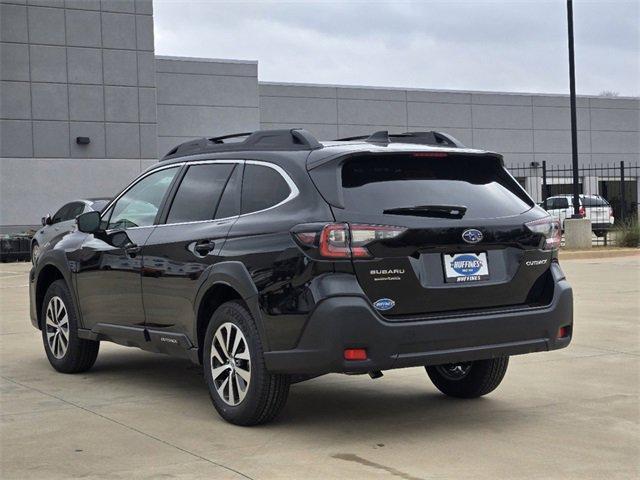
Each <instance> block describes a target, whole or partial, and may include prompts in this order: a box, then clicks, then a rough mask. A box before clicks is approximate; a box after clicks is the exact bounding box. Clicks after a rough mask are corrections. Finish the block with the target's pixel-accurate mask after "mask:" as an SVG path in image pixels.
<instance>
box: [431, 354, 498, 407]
mask: <svg viewBox="0 0 640 480" xmlns="http://www.w3.org/2000/svg"><path fill="white" fill-rule="evenodd" d="M508 365H509V357H501V358H492V359H489V360H477V361H475V362H463V363H450V364H446V365H434V366H428V367H425V368H426V370H427V374H428V375H429V378H430V379H431V381H432V382H433V384H434V385H435V386H436V387H437V388H438V390H440V391H441V392H442V393H444V394H445V395H449V396H450V397H458V398H477V397H481V396H483V395H486V394H488V393H490V392H492V391H494V390H495V389H496V388H497V387H498V385H500V382H502V379H503V378H504V375H505V373H506V372H507V366H508Z"/></svg>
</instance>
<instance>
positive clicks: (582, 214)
mask: <svg viewBox="0 0 640 480" xmlns="http://www.w3.org/2000/svg"><path fill="white" fill-rule="evenodd" d="M578 215H580V216H581V217H584V216H585V215H586V212H585V210H584V207H580V208H579V209H578Z"/></svg>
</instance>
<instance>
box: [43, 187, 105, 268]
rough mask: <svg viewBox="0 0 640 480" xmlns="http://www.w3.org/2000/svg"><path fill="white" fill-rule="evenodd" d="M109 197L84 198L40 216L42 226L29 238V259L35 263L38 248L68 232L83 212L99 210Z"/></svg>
mask: <svg viewBox="0 0 640 480" xmlns="http://www.w3.org/2000/svg"><path fill="white" fill-rule="evenodd" d="M109 200H110V199H109V198H85V199H78V200H74V201H72V202H69V203H66V204H64V205H63V206H62V207H60V209H59V210H58V211H57V212H56V213H54V214H53V216H51V214H47V215H46V216H44V217H42V228H41V229H40V230H38V231H37V232H36V233H35V235H34V236H33V238H32V240H31V261H32V262H33V264H34V265H35V263H36V262H37V260H38V255H39V254H40V250H41V249H42V248H43V247H45V246H46V245H47V244H48V243H49V242H51V241H52V240H53V239H54V238H58V237H60V236H62V235H65V234H67V233H69V232H70V231H71V230H72V229H73V228H74V226H75V219H76V217H77V216H78V215H81V214H83V213H85V212H91V211H97V212H100V211H102V209H103V208H104V207H105V206H106V205H107V203H109Z"/></svg>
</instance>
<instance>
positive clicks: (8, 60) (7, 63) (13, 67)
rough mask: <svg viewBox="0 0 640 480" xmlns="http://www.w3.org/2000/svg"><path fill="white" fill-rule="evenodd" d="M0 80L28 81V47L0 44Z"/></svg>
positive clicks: (15, 44)
mask: <svg viewBox="0 0 640 480" xmlns="http://www.w3.org/2000/svg"><path fill="white" fill-rule="evenodd" d="M0 80H16V81H23V82H28V81H29V47H28V46H27V45H25V44H20V43H1V44H0Z"/></svg>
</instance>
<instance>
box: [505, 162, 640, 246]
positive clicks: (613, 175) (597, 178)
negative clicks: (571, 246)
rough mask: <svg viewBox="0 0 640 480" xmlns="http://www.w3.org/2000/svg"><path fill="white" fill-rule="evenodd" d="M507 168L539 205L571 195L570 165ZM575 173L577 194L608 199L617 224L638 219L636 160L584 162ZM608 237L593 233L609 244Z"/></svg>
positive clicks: (513, 166) (521, 165)
mask: <svg viewBox="0 0 640 480" xmlns="http://www.w3.org/2000/svg"><path fill="white" fill-rule="evenodd" d="M508 169H509V171H510V172H511V174H512V175H513V176H514V177H515V178H516V179H517V180H518V182H520V184H521V185H522V186H523V187H524V188H525V189H526V190H527V192H528V193H529V194H530V195H531V196H532V197H533V199H534V200H535V201H536V202H538V203H541V204H542V203H543V202H544V201H545V200H546V199H547V198H549V197H553V196H556V195H572V194H573V178H572V175H573V171H572V169H571V165H547V162H546V161H543V162H542V164H539V163H537V162H532V163H531V164H516V165H511V166H509V167H508ZM578 176H579V181H580V184H579V186H578V187H579V191H580V193H581V194H585V195H599V196H601V197H603V198H604V199H605V200H607V201H608V202H609V204H610V205H611V208H612V209H613V215H614V218H615V223H616V224H620V223H622V222H625V221H627V220H631V219H633V218H636V219H637V218H638V213H639V211H638V182H639V181H640V168H638V164H637V163H635V162H625V161H620V162H618V163H615V164H600V165H597V164H584V165H581V166H579V170H578ZM569 203H571V201H570V202H569ZM608 237H610V235H607V236H605V237H604V238H601V239H598V238H596V237H595V236H594V243H595V244H600V243H604V244H607V243H612V242H611V238H608Z"/></svg>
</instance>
